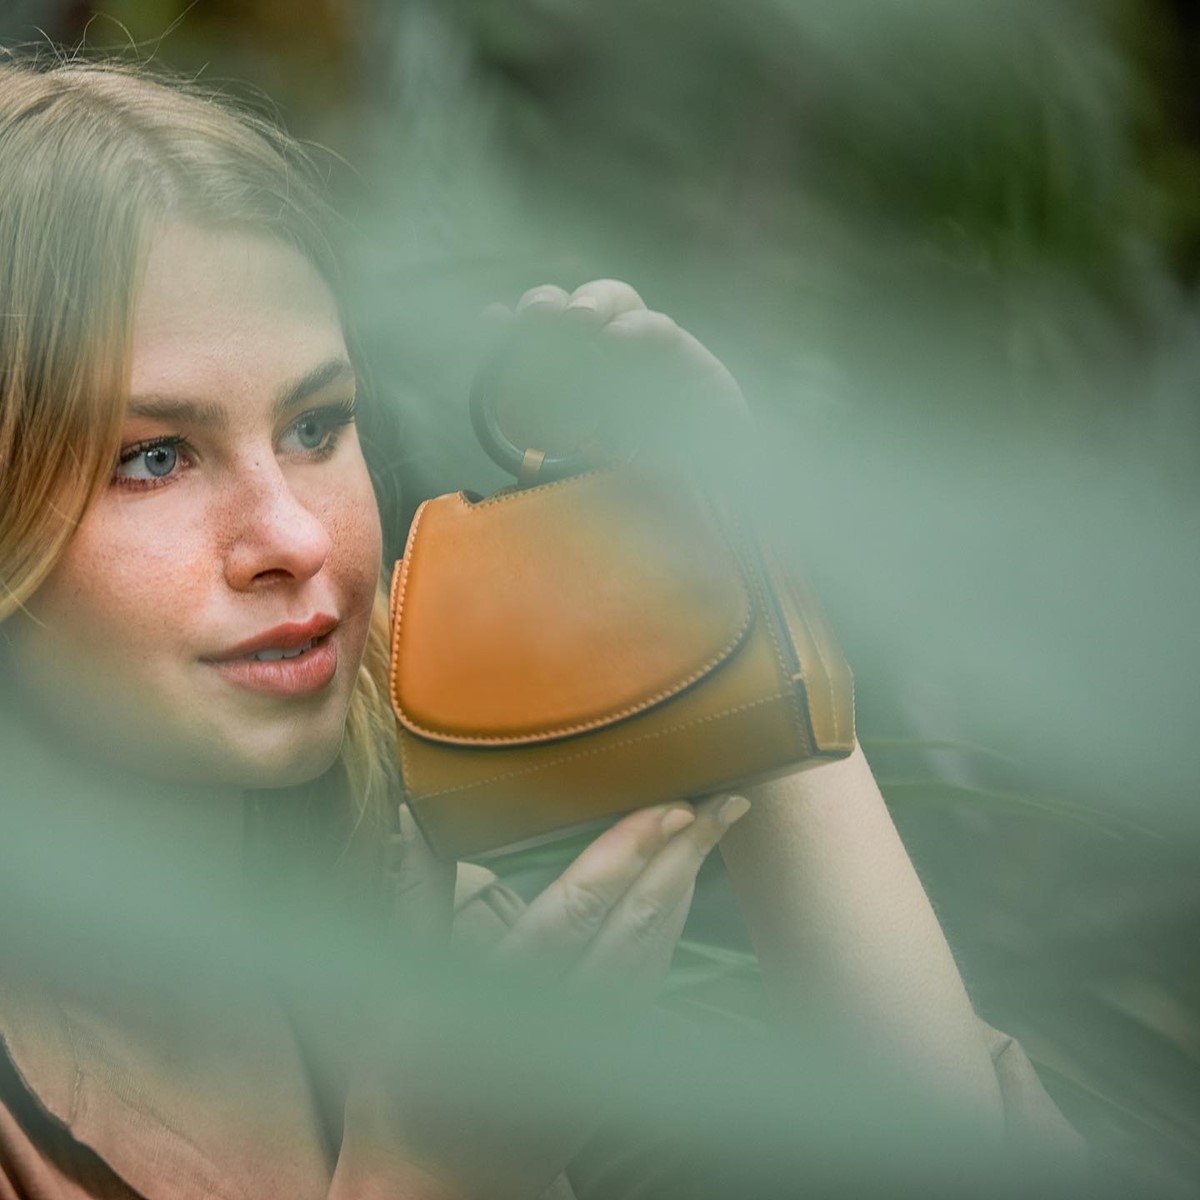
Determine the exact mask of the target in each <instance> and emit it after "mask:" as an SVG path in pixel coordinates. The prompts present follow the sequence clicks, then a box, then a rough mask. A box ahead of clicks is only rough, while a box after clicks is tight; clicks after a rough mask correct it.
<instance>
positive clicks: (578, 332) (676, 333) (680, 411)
mask: <svg viewBox="0 0 1200 1200" xmlns="http://www.w3.org/2000/svg"><path fill="white" fill-rule="evenodd" d="M485 316H486V317H487V319H488V321H489V322H490V324H491V325H492V327H493V329H494V331H495V334H496V336H497V337H498V338H500V339H503V340H505V341H508V342H513V341H516V340H519V339H522V338H524V339H525V340H527V341H531V342H534V343H537V342H538V341H539V340H540V341H541V342H543V343H555V342H557V344H558V346H559V348H560V351H561V350H562V349H563V348H564V347H565V358H566V360H567V362H568V364H569V365H567V366H564V367H561V368H560V369H556V368H555V366H554V365H553V355H547V354H543V355H541V356H540V357H532V358H531V360H530V361H529V362H528V363H527V364H526V369H525V370H524V371H522V370H521V368H520V364H519V363H518V365H517V367H516V368H514V369H513V370H512V371H511V373H510V374H511V378H510V379H509V380H508V381H507V384H508V386H507V392H505V389H504V388H503V387H502V388H501V393H502V394H501V396H500V398H499V403H498V407H497V414H498V417H499V419H500V423H501V427H502V428H503V429H504V430H505V432H506V433H507V434H508V436H509V438H510V440H512V441H513V442H515V443H516V444H518V445H522V446H535V447H538V448H542V449H545V448H546V446H545V443H546V441H547V440H549V441H550V442H551V443H552V449H553V451H554V452H557V453H563V452H565V451H566V449H567V448H568V447H572V448H573V443H572V434H575V435H579V434H580V433H581V432H584V431H586V435H587V436H589V437H590V436H592V433H593V430H592V429H591V424H594V423H597V422H598V424H599V433H598V435H597V440H598V441H599V442H600V443H601V444H602V445H603V446H604V448H605V449H607V450H613V451H617V452H621V451H624V450H627V449H629V448H631V447H633V446H637V447H639V448H641V449H642V450H643V451H646V452H648V453H650V454H652V455H654V456H656V457H660V458H662V457H664V456H665V457H666V458H668V459H671V458H675V459H682V461H684V462H685V463H686V462H687V461H689V460H690V459H695V458H698V459H699V460H701V461H702V462H706V463H711V461H712V460H713V459H714V457H715V458H716V459H717V461H720V460H721V458H722V457H723V456H724V455H725V454H727V453H728V450H729V442H730V439H731V438H732V439H737V438H739V437H744V436H745V434H746V432H747V431H748V429H749V421H748V418H749V410H748V408H747V405H746V401H745V398H744V397H743V395H742V391H741V389H740V388H739V387H738V385H737V382H736V381H735V380H734V378H733V376H732V375H731V374H730V373H729V371H728V370H727V369H726V368H725V366H724V365H723V364H722V363H721V361H720V360H719V359H717V358H716V357H715V356H714V355H713V354H712V353H711V352H710V351H709V350H708V349H706V348H705V347H704V346H703V345H702V344H701V343H700V342H699V341H697V340H696V338H694V337H693V336H692V335H691V334H690V333H688V332H687V331H686V330H685V329H682V328H681V327H680V326H679V325H677V324H676V323H675V322H674V321H673V320H672V319H671V318H670V317H668V316H667V315H666V314H665V313H661V312H655V311H653V310H651V309H648V308H647V307H646V305H645V303H644V302H643V301H642V298H641V297H640V296H639V295H638V293H637V292H636V291H634V289H633V288H632V287H630V286H629V284H627V283H622V282H620V281H619V280H616V279H596V280H593V281H592V282H590V283H585V284H583V285H582V286H581V287H578V288H576V289H575V290H574V291H573V292H570V293H568V292H566V291H565V290H564V289H563V288H561V287H558V286H556V285H554V284H542V285H541V286H539V287H535V288H531V289H530V290H529V291H527V292H526V293H525V294H524V295H523V296H522V297H521V298H520V300H519V301H518V302H517V304H516V307H515V309H513V310H510V309H508V308H507V307H506V306H504V305H502V304H494V305H492V306H491V307H490V308H489V309H488V310H487V312H486V314H485ZM592 351H595V353H592ZM580 410H582V411H580ZM556 439H562V440H563V442H564V443H565V444H563V445H553V443H554V442H555V440H556ZM576 440H578V436H576Z"/></svg>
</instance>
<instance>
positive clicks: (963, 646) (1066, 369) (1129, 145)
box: [0, 0, 1200, 1196]
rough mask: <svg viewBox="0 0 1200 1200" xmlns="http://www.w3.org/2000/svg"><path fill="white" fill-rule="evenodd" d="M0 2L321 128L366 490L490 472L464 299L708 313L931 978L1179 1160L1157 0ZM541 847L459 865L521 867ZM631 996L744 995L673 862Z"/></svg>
mask: <svg viewBox="0 0 1200 1200" xmlns="http://www.w3.org/2000/svg"><path fill="white" fill-rule="evenodd" d="M39 31H40V32H39ZM0 37H2V38H4V39H5V40H6V41H7V42H8V43H9V44H12V43H16V42H20V41H39V40H43V41H44V40H46V39H50V40H53V41H55V42H57V43H59V44H61V45H65V46H72V45H75V44H86V45H87V46H88V47H90V48H93V49H109V50H117V51H122V52H128V53H131V54H133V55H134V56H135V57H138V58H140V59H146V58H151V59H153V60H154V61H157V62H160V63H162V64H164V65H167V66H169V67H171V68H173V69H176V70H178V71H181V72H183V73H184V74H188V75H197V76H199V78H201V79H202V80H205V81H208V82H210V83H211V82H214V81H228V82H227V85H226V86H227V87H228V89H229V91H230V92H231V93H233V94H235V95H238V96H242V97H245V98H247V99H248V100H249V101H250V102H251V103H253V104H257V105H263V106H268V107H269V106H271V105H276V106H278V110H279V112H280V113H281V115H282V116H283V118H284V119H285V121H286V123H287V124H288V126H289V127H290V128H291V130H292V131H293V132H295V133H297V134H299V135H300V136H302V137H304V138H307V139H311V140H312V141H313V142H315V143H317V144H319V145H320V146H322V147H325V148H327V149H328V150H330V151H331V152H332V153H331V154H330V155H329V156H328V157H327V159H326V160H325V161H327V162H328V168H329V172H330V178H331V183H332V185H333V187H334V188H335V190H336V191H337V192H338V193H339V194H340V195H341V198H342V203H343V209H344V211H346V212H347V213H348V214H349V226H348V236H349V240H350V242H351V244H352V246H354V247H356V248H357V253H356V254H355V255H352V259H353V267H354V269H355V271H356V279H357V283H358V287H357V289H356V296H357V303H358V306H359V312H358V313H357V323H358V325H359V327H360V329H361V331H362V335H363V337H364V340H365V342H366V345H367V348H368V351H369V352H370V355H371V357H372V360H373V362H374V367H375V372H376V376H377V386H378V387H379V389H380V391H381V392H382V393H383V394H385V396H387V397H388V399H389V400H390V401H391V402H392V403H393V404H394V405H395V406H396V409H397V411H398V412H399V413H400V414H401V415H402V417H403V419H404V421H405V423H406V429H407V435H406V436H407V441H406V446H407V451H406V459H405V461H404V463H403V464H402V469H401V477H402V479H403V481H404V485H405V493H404V496H403V503H404V504H405V505H407V506H409V507H410V508H411V505H412V504H414V503H415V502H416V501H417V500H418V499H420V498H421V497H422V496H424V495H428V494H434V493H435V492H437V491H439V490H442V489H444V488H447V487H452V486H453V487H457V486H463V485H466V486H471V487H475V488H477V489H479V490H487V489H488V488H489V487H492V486H495V485H496V484H497V483H499V482H501V481H500V480H499V479H497V477H496V476H495V473H494V471H493V470H492V469H491V468H490V466H489V464H488V463H487V462H486V461H485V460H484V459H483V458H482V456H481V455H480V454H479V452H478V451H477V450H476V449H474V448H473V447H472V446H471V445H470V439H469V436H468V427H467V423H466V417H465V399H464V397H465V388H466V381H467V379H468V377H469V371H470V365H471V361H472V358H471V354H470V352H469V351H470V349H471V347H472V346H473V345H474V341H473V339H474V338H475V336H476V334H475V332H474V322H475V314H476V313H477V312H478V311H479V310H481V309H482V308H483V306H484V305H485V304H487V303H488V302H490V301H493V300H496V299H501V300H504V301H506V302H509V303H511V302H512V301H513V300H515V299H516V297H517V296H519V294H520V293H521V291H522V290H524V289H525V288H527V287H529V286H532V285H533V284H536V283H539V282H543V281H554V282H558V283H561V284H563V285H565V286H567V287H572V286H575V285H577V284H578V283H580V282H582V281H584V280H586V279H589V278H594V277H598V276H615V277H619V278H624V279H627V280H629V281H631V282H632V283H634V284H635V286H637V287H638V289H639V290H640V291H641V293H642V294H643V296H644V297H645V298H646V299H647V301H648V302H649V303H650V304H651V306H652V307H655V308H660V309H663V310H665V311H667V312H670V313H671V314H672V315H673V316H675V317H676V318H677V319H679V320H680V321H681V323H683V324H684V325H685V326H687V327H688V328H690V329H691V330H693V332H695V333H696V334H697V335H698V336H700V337H701V339H702V340H704V341H705V342H706V343H707V344H708V345H710V346H711V347H712V348H713V349H714V350H715V351H716V352H717V353H718V354H719V355H720V356H721V357H722V358H723V359H724V360H725V361H726V362H727V363H728V364H729V365H730V367H731V368H732V369H733V371H734V373H735V374H736V375H737V376H738V378H739V380H740V381H741V382H742V384H743V386H744V388H745V391H746V393H747V396H748V398H749V400H750V402H751V404H752V406H753V407H754V409H755V412H756V414H757V416H758V419H759V422H760V425H761V426H762V428H763V429H764V431H765V433H766V435H767V436H765V437H764V438H763V440H762V445H761V447H760V450H759V453H760V455H761V469H760V470H759V471H758V472H757V473H756V479H757V484H756V489H757V490H756V492H755V498H756V499H757V500H758V501H759V502H760V504H761V511H762V513H763V515H764V519H766V520H768V521H770V519H771V518H772V517H775V518H776V519H775V522H774V527H773V528H774V533H775V535H776V536H777V537H778V538H779V539H780V540H781V542H783V543H784V544H786V545H787V546H789V548H790V549H792V550H793V551H794V552H795V554H796V555H797V556H798V557H799V558H800V559H801V561H803V562H804V563H805V567H806V570H807V571H808V572H809V574H810V576H811V578H812V580H813V581H814V583H815V584H816V586H817V589H818V591H819V593H820V594H821V596H822V598H823V601H824V604H825V607H826V609H827V611H828V613H829V615H830V616H831V618H832V620H833V623H834V626H835V628H836V629H837V631H838V634H839V637H840V639H841V641H842V643H843V646H844V648H845V649H846V651H847V654H848V656H849V658H850V661H851V663H852V665H853V667H854V670H855V676H856V682H857V691H858V704H859V721H860V729H861V733H862V740H863V742H864V744H865V746H866V749H867V751H868V755H869V757H870V758H871V760H872V763H873V765H874V767H875V770H876V773H877V775H878V776H879V778H880V780H881V783H882V785H883V787H884V791H885V794H886V797H887V799H888V801H889V805H890V807H891V809H892V812H893V814H894V816H895V819H896V821H897V824H898V825H899V827H900V829H901V832H902V834H903V835H904V837H905V840H906V843H907V845H908V847H909V850H910V853H911V854H912V857H913V859H914V861H915V862H916V864H917V867H918V870H919V872H920V874H921V876H922V878H923V880H924V882H925V885H926V887H927V889H928V891H929V893H930V895H931V897H932V899H933V901H934V904H935V906H936V908H937V910H938V912H939V915H940V916H941V918H942V920H943V923H944V926H945V928H946V931H947V935H948V937H949V939H950V942H951V945H952V947H953V948H954V950H955V953H956V956H957V958H958V960H959V963H960V966H961V967H962V970H963V973H964V976H965V978H966V980H967V983H968V987H969V989H970V991H971V994H972V996H973V998H974V1001H975V1003H976V1005H977V1007H978V1008H979V1010H980V1012H981V1013H982V1014H983V1015H984V1016H985V1017H987V1018H988V1019H990V1020H991V1021H992V1022H993V1023H994V1024H996V1025H998V1026H1000V1027H1001V1028H1003V1029H1005V1030H1006V1031H1008V1032H1011V1033H1013V1034H1014V1035H1016V1036H1018V1037H1019V1038H1020V1039H1021V1040H1022V1042H1023V1043H1024V1045H1025V1046H1026V1048H1027V1049H1028V1050H1029V1052H1030V1054H1031V1056H1032V1057H1033V1058H1034V1060H1035V1061H1036V1063H1037V1065H1038V1067H1039V1069H1040V1071H1041V1074H1042V1076H1043V1078H1044V1080H1045V1082H1046V1084H1047V1086H1048V1088H1049V1089H1050V1091H1051V1092H1052V1094H1053V1095H1054V1097H1055V1098H1056V1099H1057V1100H1058V1102H1059V1103H1060V1105H1061V1107H1062V1108H1063V1109H1064V1111H1065V1112H1066V1113H1067V1114H1068V1116H1070V1117H1071V1119H1072V1120H1073V1121H1074V1122H1075V1123H1076V1124H1077V1126H1078V1127H1079V1128H1080V1129H1081V1130H1082V1131H1084V1132H1085V1133H1086V1134H1087V1135H1088V1137H1089V1138H1090V1139H1091V1140H1092V1142H1093V1144H1094V1145H1096V1146H1098V1147H1101V1148H1102V1150H1103V1153H1105V1154H1106V1155H1108V1156H1110V1157H1111V1159H1112V1161H1113V1162H1114V1163H1116V1164H1119V1169H1121V1170H1123V1171H1129V1172H1133V1173H1135V1174H1137V1175H1139V1176H1140V1177H1142V1178H1144V1179H1146V1180H1150V1181H1152V1182H1153V1184H1154V1185H1155V1186H1157V1187H1160V1188H1161V1189H1162V1190H1163V1191H1164V1194H1169V1195H1180V1196H1183V1195H1188V1196H1191V1195H1197V1194H1198V1193H1197V1191H1196V1187H1197V1184H1196V1181H1197V1180H1198V1179H1200V955H1198V954H1197V917H1198V916H1200V903H1198V902H1200V872H1198V870H1197V867H1198V865H1200V817H1198V809H1197V798H1198V797H1197V779H1198V778H1200V774H1198V771H1197V767H1198V765H1200V764H1198V758H1200V733H1198V729H1200V720H1198V718H1200V686H1198V684H1197V666H1198V663H1200V654H1198V651H1200V635H1198V633H1197V627H1198V620H1197V618H1198V617H1200V588H1198V587H1197V584H1198V582H1200V578H1198V576H1200V555H1198V551H1200V538H1198V535H1200V506H1198V500H1200V496H1198V489H1197V480H1198V478H1200V476H1198V474H1197V470H1196V468H1197V465H1198V460H1200V404H1198V402H1197V388H1198V383H1200V323H1198V321H1197V316H1198V313H1197V296H1196V282H1197V268H1198V267H1200V93H1197V90H1196V88H1195V79H1196V77H1197V68H1198V67H1200V20H1197V18H1196V17H1195V16H1194V15H1193V13H1192V9H1191V8H1190V6H1188V5H1187V4H1185V3H1183V2H1182V0H1181V2H1179V3H1167V2H1166V0H1163V2H1160V3H1154V2H1151V0H1108V2H1101V0H1090V2H1089V0H1080V2H1073V3H1068V2H1067V0H997V2H995V3H992V4H988V5H982V4H974V3H963V2H956V0H912V2H911V3H908V4H905V5H895V4H889V3H884V2H882V0H844V2H843V3H840V4H830V3H822V2H821V0H686V2H685V0H608V2H607V3H603V4H601V3H597V2H596V0H490V2H486V3H484V2H481V0H408V2H405V3H399V2H398V3H394V4H387V3H383V2H382V0H376V2H374V3H372V2H370V0H291V2H290V3H286V4H285V3H283V2H282V0H247V2H244V3H235V2H234V0H194V2H193V3H185V2H184V0H98V2H96V3H92V4H80V3H74V4H67V3H59V4H55V3H50V2H46V0H39V2H31V0H10V4H9V6H8V8H7V9H5V10H4V12H3V15H0ZM266 97H270V100H267V99H266ZM578 849H579V844H576V842H575V841H574V840H572V839H567V840H564V841H562V842H559V843H557V844H555V845H553V846H550V847H543V848H539V849H537V850H532V851H527V852H524V853H520V854H515V855H512V856H510V857H509V858H508V859H506V860H503V861H499V862H491V863H489V865H490V866H493V867H494V868H495V869H497V870H498V871H499V872H500V873H501V874H502V875H503V876H504V878H506V879H507V880H508V881H509V882H510V883H511V884H512V886H514V887H515V888H516V889H517V890H518V891H521V892H522V893H523V894H525V895H532V894H534V893H535V892H536V891H537V890H538V889H539V888H540V887H541V886H542V885H543V884H544V883H545V882H547V881H548V880H549V879H551V878H553V876H554V875H555V874H556V872H557V871H558V870H559V869H561V867H562V865H564V864H565V862H566V861H568V860H569V858H570V857H571V856H572V855H573V853H575V852H576V851H577V850H578ZM663 1003H664V1004H665V1005H667V1006H668V1007H673V1008H674V1009H676V1010H677V1011H678V1012H681V1013H684V1014H686V1015H690V1016H695V1017H697V1018H698V1019H702V1020H712V1019H718V1020H721V1021H726V1022H731V1023H735V1024H746V1023H749V1024H753V1023H755V1022H758V1021H761V1019H762V1011H763V1010H762V995H761V986H760V981H759V979H758V975H757V972H756V969H755V964H754V960H753V956H752V954H751V953H750V947H749V945H748V942H747V938H746V934H745V931H744V929H743V928H742V926H741V923H740V920H739V918H738V916H737V911H736V906H735V905H734V902H733V898H732V895H731V893H730V890H729V888H728V884H727V881H726V880H725V878H724V875H723V873H722V868H721V864H720V861H719V858H718V857H716V856H714V859H713V860H712V861H711V862H710V863H708V864H707V865H706V867H705V868H704V871H703V874H702V878H701V885H700V887H699V889H698V892H697V898H696V903H695V906H694V909H693V912H692V915H691V917H690V918H689V924H688V928H687V930H686V932H685V938H684V941H683V942H682V943H681V945H680V949H679V953H678V956H677V959H676V963H675V967H674V969H673V972H672V975H671V978H670V981H669V984H668V987H667V992H666V995H665V996H664V1000H663Z"/></svg>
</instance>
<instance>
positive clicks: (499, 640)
mask: <svg viewBox="0 0 1200 1200" xmlns="http://www.w3.org/2000/svg"><path fill="white" fill-rule="evenodd" d="M391 610H392V612H391V615H392V657H391V698H392V706H393V708H394V709H395V712H396V716H397V718H398V719H399V721H400V722H401V724H402V725H403V726H404V727H405V728H406V729H408V730H410V731H411V732H413V733H416V734H419V735H421V736H423V737H426V738H431V739H434V740H437V741H443V742H450V743H457V744H465V745H474V744H480V745H488V744H490V745H500V744H513V745H519V744H528V743H533V742H540V741H548V740H550V739H553V738H561V737H566V736H569V735H571V734H576V733H585V732H588V731H590V730H593V729H598V728H601V727H603V726H605V725H609V724H611V723H613V722H614V721H618V720H621V719H623V718H625V717H629V716H633V715H634V714H635V713H638V712H641V711H643V710H645V709H647V708H649V707H651V706H652V705H655V704H657V703H659V702H661V701H663V700H666V699H668V698H669V697H671V696H673V695H675V694H677V693H678V692H680V691H682V690H683V689H684V688H686V687H688V686H689V685H690V684H692V683H694V682H696V681H697V680H699V679H701V678H703V677H704V676H705V675H706V674H708V673H709V672H710V671H712V670H713V669H714V668H715V667H716V666H717V665H718V664H720V663H721V662H722V661H723V660H724V659H725V658H727V657H728V656H729V655H730V654H731V653H732V652H733V650H734V648H735V647H736V646H737V645H738V643H739V642H740V641H741V640H742V638H743V637H744V636H745V634H746V631H747V630H748V629H749V626H750V621H751V616H752V612H753V609H752V607H751V603H750V597H749V594H748V591H747V588H746V584H745V582H744V579H743V576H742V572H741V569H740V567H739V565H738V562H737V560H736V558H735V556H734V554H733V551H732V550H731V548H730V546H729V544H728V542H727V541H726V540H725V538H724V537H723V536H722V534H721V533H720V532H719V530H718V528H717V525H716V522H715V521H714V519H713V518H712V516H711V515H710V513H709V511H708V509H707V508H706V507H705V505H703V504H702V503H701V502H700V501H699V500H698V499H697V498H696V497H695V495H694V494H692V493H690V492H689V491H687V490H686V489H682V488H672V487H670V486H668V485H667V484H666V483H664V482H662V481H659V480H651V479H648V478H645V477H642V476H639V475H636V474H634V473H632V472H631V471H629V470H628V469H625V468H615V469H609V470H601V471H593V472H589V473H588V474H585V475H577V476H573V477H571V478H570V479H564V480H560V481H558V482H555V483H548V484H543V485H541V486H538V487H532V488H528V489H525V490H522V491H512V492H503V493H498V494H497V495H495V496H492V497H490V498H488V499H486V500H481V501H477V502H475V503H472V502H471V501H470V500H468V499H467V497H466V496H465V495H464V494H463V493H461V492H458V493H453V494H451V495H446V496H440V497H438V498H437V499H434V500H428V501H426V502H425V503H424V504H423V505H421V507H420V508H419V509H418V510H417V514H416V516H415V517H414V519H413V524H412V527H411V529H410V530H409V536H408V545H407V547H406V549H405V554H404V557H403V558H402V559H401V560H400V562H398V563H397V564H396V568H395V574H394V576H393V580H392V599H391Z"/></svg>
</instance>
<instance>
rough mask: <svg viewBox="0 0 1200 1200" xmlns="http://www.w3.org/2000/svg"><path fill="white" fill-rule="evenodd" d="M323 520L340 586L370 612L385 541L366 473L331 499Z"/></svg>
mask: <svg viewBox="0 0 1200 1200" xmlns="http://www.w3.org/2000/svg"><path fill="white" fill-rule="evenodd" d="M323 519H324V522H325V527H326V529H327V530H328V532H329V538H330V542H331V550H330V569H331V571H332V572H333V574H334V575H335V577H336V578H337V580H338V582H339V585H340V586H341V587H342V588H343V589H344V590H345V591H346V592H347V593H350V594H352V595H353V599H354V600H355V601H356V602H357V603H363V604H365V605H366V606H367V608H368V609H369V607H370V602H371V600H372V599H373V598H374V595H375V590H376V588H377V587H378V584H379V573H380V570H381V569H382V565H383V564H382V561H381V556H382V553H383V538H382V532H381V528H380V522H379V509H378V507H377V505H376V503H375V494H374V492H373V491H372V490H371V485H370V481H369V480H368V479H367V478H366V477H365V473H364V476H363V478H362V479H357V478H356V479H354V480H352V481H347V486H345V487H343V488H339V489H337V490H335V491H334V492H332V493H331V494H330V495H329V497H327V503H326V505H325V506H324V518H323Z"/></svg>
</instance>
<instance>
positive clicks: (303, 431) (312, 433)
mask: <svg viewBox="0 0 1200 1200" xmlns="http://www.w3.org/2000/svg"><path fill="white" fill-rule="evenodd" d="M295 430H296V440H297V441H298V442H299V443H300V445H301V446H303V447H304V448H305V450H315V449H316V448H317V447H318V446H319V445H320V444H321V443H322V442H323V441H324V440H325V435H326V433H328V432H329V431H328V429H327V428H326V427H325V425H324V424H323V423H322V422H321V421H320V420H319V419H318V418H317V417H315V416H314V417H305V418H304V419H303V420H302V421H297V422H296V424H295Z"/></svg>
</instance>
